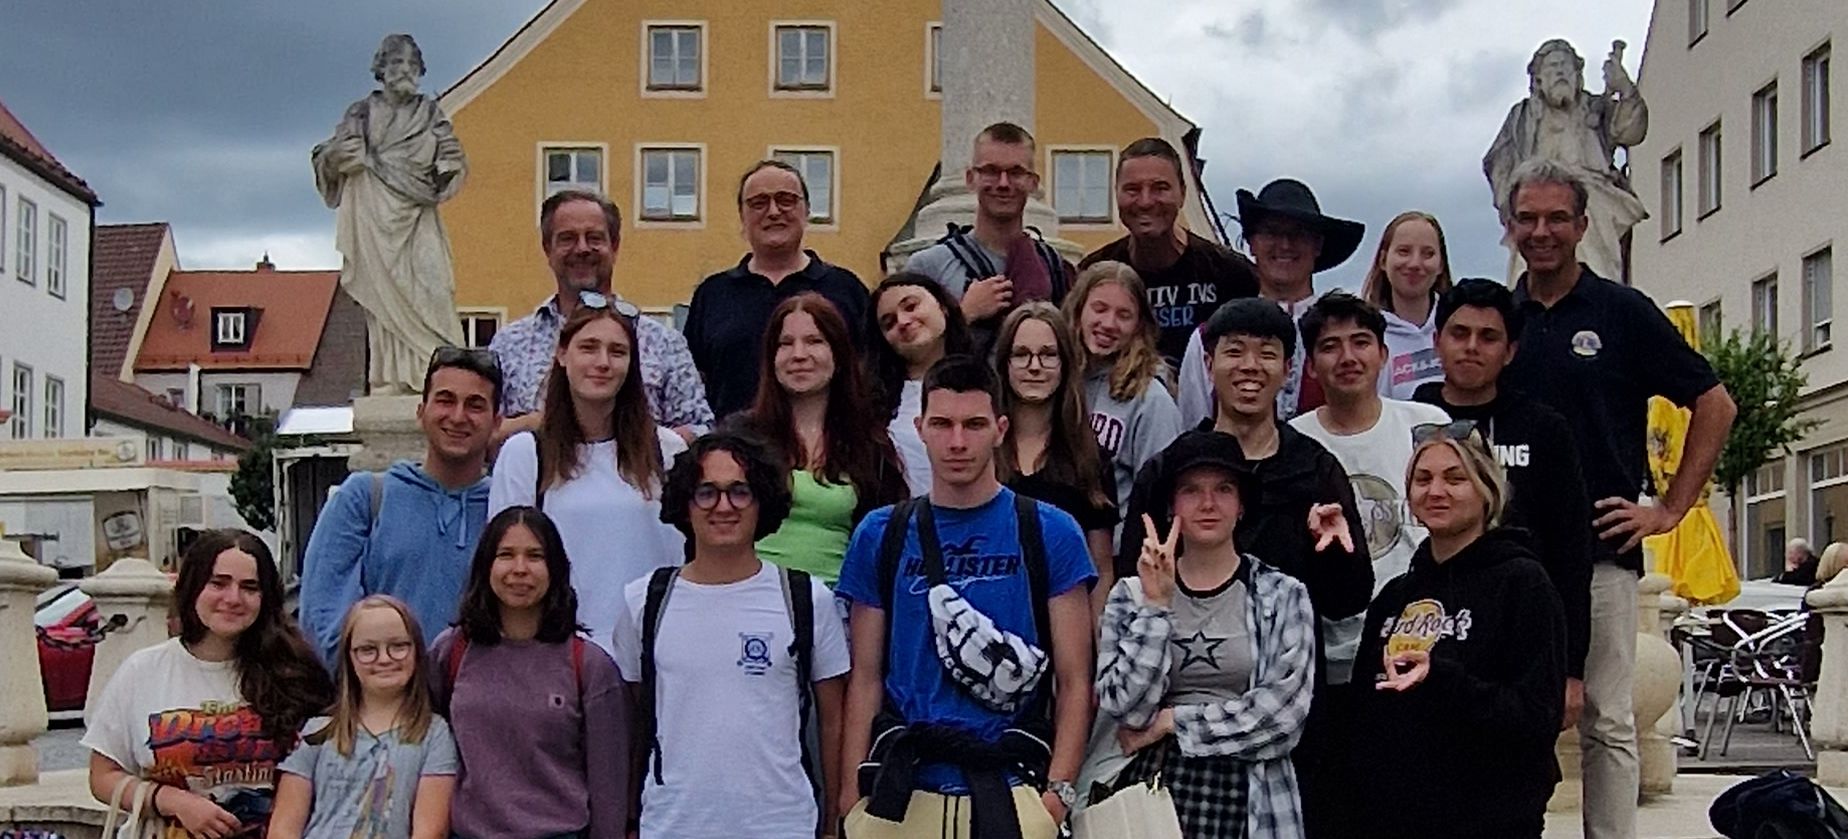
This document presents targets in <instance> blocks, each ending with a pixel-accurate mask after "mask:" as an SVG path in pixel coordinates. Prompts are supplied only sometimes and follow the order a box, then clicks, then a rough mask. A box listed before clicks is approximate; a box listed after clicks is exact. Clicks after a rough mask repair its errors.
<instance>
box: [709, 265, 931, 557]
mask: <svg viewBox="0 0 1848 839" xmlns="http://www.w3.org/2000/svg"><path fill="white" fill-rule="evenodd" d="M796 312H804V313H806V314H807V315H808V316H809V317H811V318H813V319H814V320H815V329H816V330H817V331H819V332H820V333H821V337H822V340H825V341H827V342H828V349H829V351H830V352H832V353H833V354H834V376H833V378H831V379H830V380H829V381H828V389H827V393H826V398H827V400H828V408H827V411H826V412H825V414H824V419H823V420H822V430H821V444H822V447H821V448H822V450H821V451H819V452H810V451H808V450H807V449H806V448H804V447H803V445H802V437H801V435H799V434H797V433H796V423H795V415H794V412H793V410H792V409H791V405H790V400H789V394H788V392H786V391H784V390H783V386H782V384H781V383H780V382H778V381H777V380H776V353H777V347H778V346H779V345H780V344H781V343H782V339H783V322H784V321H786V320H788V319H789V316H790V315H792V314H795V313H796ZM760 355H761V358H760V360H759V361H758V366H757V396H756V398H755V399H754V400H753V401H752V403H751V409H750V411H749V412H748V413H746V414H745V415H744V416H742V417H740V419H739V421H740V422H741V423H742V424H743V425H744V426H746V427H747V428H749V429H750V430H751V431H753V432H755V433H756V434H757V435H758V436H761V437H763V438H764V439H766V440H768V441H769V442H770V443H771V444H773V445H775V446H777V447H778V448H780V449H782V451H783V453H784V455H785V456H786V457H787V458H788V459H789V463H790V467H791V468H792V469H808V470H809V471H810V472H812V473H813V474H814V475H815V477H816V478H817V479H819V480H821V481H823V482H826V483H833V484H840V483H849V484H852V485H853V489H854V494H855V495H856V496H857V501H856V502H855V504H854V520H855V521H858V520H859V518H860V516H862V515H864V511H869V510H873V509H877V508H879V507H883V506H885V505H887V504H892V503H895V502H898V501H902V500H904V498H905V497H906V495H907V494H908V492H907V491H906V487H905V482H904V468H903V467H902V466H900V465H899V461H898V449H897V448H895V447H894V446H893V445H892V438H891V436H890V435H889V434H888V433H887V431H886V423H885V422H882V421H880V420H879V418H878V417H876V416H874V414H873V412H871V411H868V410H866V405H865V404H864V400H865V398H866V393H867V387H866V377H865V374H864V373H863V372H861V369H860V359H859V356H858V354H857V353H855V352H854V347H853V339H852V337H851V336H850V335H849V333H848V331H847V321H846V320H845V319H844V318H842V317H841V313H840V310H838V309H836V308H835V307H834V304H833V303H830V302H828V299H827V298H825V297H822V296H821V295H819V294H816V293H814V292H803V293H801V294H798V295H795V296H794V297H791V298H789V299H788V300H784V301H783V302H782V303H780V304H778V305H777V307H776V309H775V310H773V311H771V313H770V324H769V326H768V327H767V328H765V330H764V345H763V352H762V353H761V354H760ZM811 464H812V466H811Z"/></svg>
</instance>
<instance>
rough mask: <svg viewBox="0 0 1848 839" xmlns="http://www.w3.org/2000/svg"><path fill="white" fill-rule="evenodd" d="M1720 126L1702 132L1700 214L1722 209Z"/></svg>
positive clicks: (1710, 127) (1715, 124)
mask: <svg viewBox="0 0 1848 839" xmlns="http://www.w3.org/2000/svg"><path fill="white" fill-rule="evenodd" d="M1720 177H1721V173H1720V124H1719V123H1717V122H1716V123H1714V124H1712V125H1710V126H1708V127H1707V130H1705V131H1702V132H1700V195H1699V199H1700V205H1699V206H1700V214H1701V216H1703V217H1704V216H1706V215H1707V214H1709V213H1711V212H1713V211H1714V210H1718V209H1719V208H1720Z"/></svg>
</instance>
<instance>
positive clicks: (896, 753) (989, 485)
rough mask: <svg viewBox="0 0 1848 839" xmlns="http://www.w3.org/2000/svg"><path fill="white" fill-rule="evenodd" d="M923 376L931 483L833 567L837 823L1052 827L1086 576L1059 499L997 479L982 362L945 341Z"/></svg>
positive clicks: (992, 405) (1075, 741)
mask: <svg viewBox="0 0 1848 839" xmlns="http://www.w3.org/2000/svg"><path fill="white" fill-rule="evenodd" d="M923 387H924V397H923V402H924V405H923V412H922V414H921V415H920V416H919V417H918V419H917V424H918V432H919V434H920V435H921V436H922V437H923V438H924V445H925V448H926V450H927V451H928V452H929V454H930V461H931V473H932V486H931V490H930V493H929V495H928V496H926V497H923V498H914V499H912V500H910V501H906V502H903V503H901V504H898V505H896V506H894V507H885V508H881V509H879V510H875V511H873V512H872V513H871V514H869V515H868V516H867V517H866V519H865V520H864V521H862V522H861V523H860V526H859V527H858V528H857V529H856V530H855V531H854V535H853V541H852V543H851V544H850V545H849V546H848V549H847V558H846V562H845V564H844V565H843V566H842V568H841V578H840V585H839V592H840V593H841V594H842V595H844V596H845V597H847V598H848V599H849V600H851V601H852V602H853V615H852V620H851V625H852V635H853V659H854V667H853V672H852V674H851V676H850V677H849V685H848V693H847V715H846V716H847V724H846V725H847V727H846V731H845V733H844V735H843V737H842V751H841V765H842V766H844V767H848V768H849V770H850V771H851V769H852V768H853V767H858V768H859V772H858V776H857V777H853V776H849V777H848V778H846V780H845V782H844V783H843V784H842V795H841V802H840V805H841V808H842V809H843V810H845V811H847V817H846V832H847V835H849V836H852V837H854V839H909V838H910V837H938V836H944V835H956V836H980V837H983V839H1051V837H1053V836H1054V835H1056V833H1057V832H1058V825H1059V824H1060V823H1062V822H1063V821H1064V820H1065V816H1066V814H1067V812H1068V811H1069V810H1070V808H1071V806H1072V804H1073V803H1075V802H1076V801H1077V795H1078V793H1077V789H1076V788H1075V787H1074V786H1073V781H1074V780H1075V779H1076V778H1077V774H1078V768H1079V765H1080V763H1081V762H1082V760H1083V757H1084V746H1085V738H1086V735H1087V734H1088V732H1089V729H1090V721H1091V665H1092V659H1091V646H1092V644H1091V633H1092V629H1091V626H1092V614H1091V609H1090V591H1089V587H1090V585H1091V584H1092V583H1093V582H1095V580H1096V579H1097V576H1096V573H1095V571H1094V570H1093V569H1092V566H1091V561H1090V558H1089V554H1087V553H1086V548H1085V540H1084V533H1083V532H1082V531H1081V530H1080V529H1079V528H1078V523H1077V522H1076V521H1074V520H1073V519H1072V517H1071V516H1070V515H1068V514H1066V513H1065V512H1063V511H1061V510H1059V509H1058V508H1056V507H1053V506H1050V505H1048V504H1044V503H1041V502H1037V501H1033V500H1031V499H1028V498H1026V497H1025V496H1016V495H1015V494H1014V493H1013V491H1011V490H1009V489H1007V488H1006V487H1003V486H1002V485H1001V483H1000V482H999V481H998V480H996V478H995V464H994V461H995V457H996V452H997V451H998V450H999V448H1000V445H1001V438H1002V436H1003V435H1004V434H1005V433H1006V430H1007V417H1006V415H1005V414H1003V413H1002V411H1001V409H1000V401H1001V396H1000V384H999V382H998V381H997V379H996V377H995V373H994V370H993V368H992V367H990V366H989V365H987V364H984V363H982V362H981V361H979V360H977V359H975V358H970V357H966V356H952V357H950V358H947V359H944V360H943V361H941V362H938V363H937V365H936V366H934V367H932V368H931V370H930V371H929V372H928V373H927V374H926V375H925V377H924V383H923ZM1048 671H1050V672H1048Z"/></svg>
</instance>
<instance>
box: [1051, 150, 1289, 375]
mask: <svg viewBox="0 0 1848 839" xmlns="http://www.w3.org/2000/svg"><path fill="white" fill-rule="evenodd" d="M1187 171H1188V169H1187V164H1185V163H1183V162H1182V160H1181V155H1180V152H1177V151H1175V149H1174V146H1173V145H1172V144H1170V143H1169V142H1168V141H1167V140H1164V139H1162V138H1160V137H1143V138H1142V139H1140V140H1136V141H1135V142H1133V143H1130V144H1129V145H1128V146H1125V147H1124V148H1123V151H1122V152H1121V153H1119V154H1118V155H1117V172H1116V205H1117V217H1118V219H1119V220H1121V221H1122V222H1123V226H1124V227H1125V228H1128V231H1129V233H1128V235H1126V236H1124V237H1123V238H1121V239H1118V240H1116V241H1114V242H1111V243H1110V244H1107V245H1105V246H1103V247H1101V248H1098V249H1097V250H1095V251H1092V252H1091V253H1089V254H1086V255H1085V258H1084V259H1083V261H1081V262H1079V263H1078V267H1079V268H1080V269H1083V268H1085V267H1088V266H1090V265H1091V264H1092V263H1094V262H1102V261H1104V260H1112V261H1115V262H1122V263H1125V264H1127V265H1129V267H1131V268H1134V269H1136V274H1137V276H1140V277H1141V278H1142V283H1143V285H1144V286H1145V287H1146V288H1147V290H1148V295H1149V309H1150V310H1151V311H1153V312H1154V313H1155V323H1156V325H1157V326H1159V327H1161V338H1160V340H1158V341H1157V342H1156V345H1157V346H1158V347H1159V348H1160V349H1161V354H1162V356H1163V357H1165V358H1166V359H1167V360H1168V366H1169V367H1177V366H1179V364H1180V360H1181V353H1182V351H1183V350H1185V349H1186V348H1187V336H1188V335H1191V334H1192V333H1193V331H1194V330H1196V329H1198V328H1200V326H1201V325H1203V324H1205V323H1206V319H1207V318H1210V317H1212V316H1213V312H1214V311H1215V310H1217V309H1218V308H1219V306H1220V304H1222V303H1225V302H1226V301H1228V300H1236V299H1238V298H1240V297H1254V296H1256V295H1257V293H1258V277H1257V273H1256V272H1255V270H1254V269H1253V268H1252V266H1251V260H1249V259H1246V258H1245V255H1244V254H1241V253H1239V252H1237V251H1234V250H1232V249H1230V248H1227V247H1225V246H1223V245H1221V244H1219V243H1218V242H1215V241H1213V240H1211V239H1207V238H1205V237H1203V236H1200V235H1198V234H1196V233H1194V232H1193V231H1190V230H1188V229H1186V228H1184V227H1182V226H1180V224H1179V221H1180V217H1181V213H1182V212H1183V210H1184V208H1185V207H1186V205H1187Z"/></svg>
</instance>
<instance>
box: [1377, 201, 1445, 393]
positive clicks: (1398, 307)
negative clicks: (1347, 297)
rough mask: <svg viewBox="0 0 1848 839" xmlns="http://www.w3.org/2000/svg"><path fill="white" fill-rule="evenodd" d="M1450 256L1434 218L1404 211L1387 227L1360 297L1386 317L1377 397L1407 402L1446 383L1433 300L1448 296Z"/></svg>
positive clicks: (1411, 211)
mask: <svg viewBox="0 0 1848 839" xmlns="http://www.w3.org/2000/svg"><path fill="white" fill-rule="evenodd" d="M1452 281H1453V278H1452V277H1451V275H1450V250H1449V249H1448V248H1446V247H1445V246H1444V228H1443V227H1442V226H1441V225H1439V224H1438V223H1437V217H1436V216H1434V215H1431V214H1430V213H1427V212H1423V211H1421V210H1407V211H1405V212H1403V213H1400V214H1398V215H1396V216H1393V218H1392V221H1390V222H1387V223H1386V230H1385V231H1384V232H1382V233H1381V234H1380V247H1379V251H1378V252H1376V253H1374V255H1373V264H1372V266H1370V267H1369V268H1368V269H1367V279H1366V280H1365V281H1364V282H1362V283H1361V285H1360V296H1361V297H1362V298H1364V299H1365V300H1366V301H1367V302H1368V303H1372V304H1373V305H1374V306H1375V307H1377V308H1378V309H1379V310H1380V312H1381V313H1382V314H1384V315H1386V350H1387V355H1386V366H1385V367H1383V368H1381V370H1380V395H1381V396H1385V397H1388V398H1391V399H1411V398H1412V391H1414V390H1417V389H1418V386H1419V385H1421V384H1424V383H1425V382H1441V381H1443V380H1444V366H1443V365H1442V364H1441V363H1439V362H1438V360H1437V350H1436V349H1434V348H1433V341H1434V339H1435V337H1436V335H1437V318H1436V317H1434V315H1435V314H1436V312H1437V299H1438V298H1439V297H1442V296H1444V292H1447V291H1449V290H1450V286H1451V283H1452Z"/></svg>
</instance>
